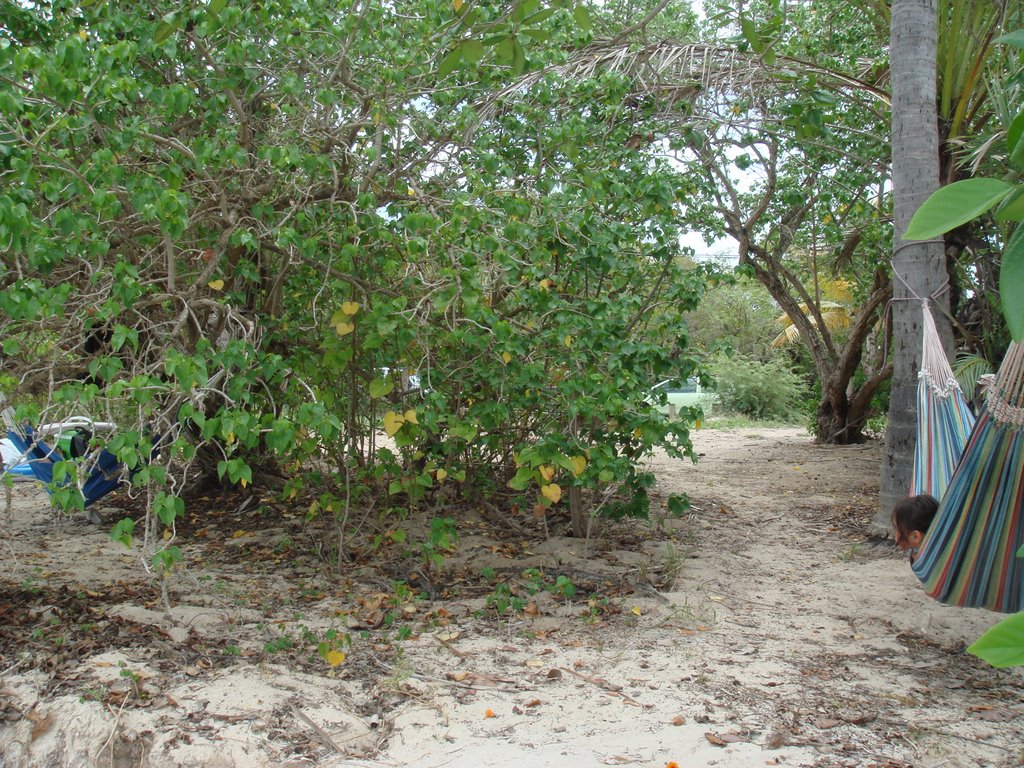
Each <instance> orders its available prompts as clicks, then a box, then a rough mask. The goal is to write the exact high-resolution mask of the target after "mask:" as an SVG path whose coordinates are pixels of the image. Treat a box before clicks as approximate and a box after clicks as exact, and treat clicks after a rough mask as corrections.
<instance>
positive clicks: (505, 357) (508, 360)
mask: <svg viewBox="0 0 1024 768" xmlns="http://www.w3.org/2000/svg"><path fill="white" fill-rule="evenodd" d="M501 362H503V363H504V364H505V365H508V364H509V363H511V362H512V355H510V354H509V353H508V352H502V353H501Z"/></svg>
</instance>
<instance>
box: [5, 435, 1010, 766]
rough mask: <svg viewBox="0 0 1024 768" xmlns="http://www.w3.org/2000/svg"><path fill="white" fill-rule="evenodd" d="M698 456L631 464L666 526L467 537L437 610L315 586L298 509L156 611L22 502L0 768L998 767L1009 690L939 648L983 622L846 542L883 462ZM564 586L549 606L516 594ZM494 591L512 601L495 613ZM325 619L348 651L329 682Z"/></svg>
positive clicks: (791, 451)
mask: <svg viewBox="0 0 1024 768" xmlns="http://www.w3.org/2000/svg"><path fill="white" fill-rule="evenodd" d="M695 447H696V448H697V450H698V451H699V452H700V453H703V454H704V456H703V458H702V460H701V463H700V464H698V465H696V466H693V465H690V464H689V463H683V462H677V461H674V460H669V459H667V458H664V457H661V458H657V459H655V460H654V461H653V462H652V467H653V469H654V471H655V472H656V474H657V476H658V478H659V487H658V492H659V493H660V494H661V497H662V498H664V497H666V496H667V495H668V494H669V493H675V492H680V491H682V492H686V493H688V494H689V495H690V496H692V497H693V500H694V506H693V509H692V512H691V513H690V514H689V515H688V516H687V517H686V518H685V519H683V520H680V521H668V522H665V523H664V524H662V525H660V526H654V527H645V526H643V525H641V524H638V523H623V524H616V525H611V526H604V527H603V528H602V530H601V531H600V533H599V536H598V537H597V538H595V540H594V541H593V542H591V543H590V545H589V546H586V545H584V543H582V542H578V541H575V540H572V539H567V538H561V537H558V536H552V537H551V538H549V539H547V540H542V539H540V538H534V539H531V540H527V541H516V540H515V537H510V536H509V535H508V531H507V530H506V531H503V532H499V533H500V534H501V535H499V536H497V537H495V531H494V530H493V529H492V528H491V527H490V526H487V525H484V524H483V522H482V521H467V522H466V523H465V524H464V525H463V527H462V530H461V532H460V534H461V535H460V543H459V548H458V551H457V553H456V554H455V555H453V556H452V557H451V558H449V562H448V565H447V568H446V574H447V575H446V576H445V578H444V579H435V582H434V583H432V584H429V585H422V584H421V585H420V586H421V587H428V588H429V589H428V590H427V591H428V592H429V593H430V594H431V595H432V596H433V598H434V599H433V600H420V601H412V600H403V599H402V596H401V594H398V593H396V591H395V589H394V587H393V585H392V582H391V579H392V578H393V577H394V576H395V575H397V574H396V573H394V572H387V573H385V572H381V571H375V570H371V569H365V568H364V569H362V570H360V571H358V572H356V571H353V572H352V573H351V574H348V575H346V576H345V577H343V578H340V579H337V580H334V581H332V582H325V581H324V579H323V578H322V577H320V576H319V575H318V567H317V566H318V564H317V561H316V559H315V558H313V557H310V556H308V553H307V554H303V550H302V549H301V544H302V542H303V541H304V539H303V534H302V521H301V516H300V517H298V518H291V517H288V516H287V515H286V514H283V513H282V514H281V515H280V517H279V518H277V519H275V523H274V525H273V526H271V527H270V528H268V527H267V526H266V521H265V519H264V518H259V519H257V518H252V519H250V520H249V525H248V527H247V525H246V521H245V517H244V516H245V515H246V514H248V513H247V512H243V513H239V514H238V515H232V514H229V512H231V510H227V509H225V510H224V514H223V518H220V516H219V515H218V513H217V512H212V513H211V518H210V519H209V520H208V521H207V520H204V521H201V523H202V524H206V523H208V525H205V527H199V526H200V523H196V525H193V526H191V527H190V528H189V529H188V531H189V534H188V536H189V537H190V538H189V540H188V541H183V542H182V547H183V549H185V551H186V553H187V554H188V556H189V558H190V566H189V569H188V570H187V571H186V572H185V573H183V574H180V575H178V576H176V577H175V581H174V586H173V597H174V611H173V614H174V615H173V620H172V619H168V618H167V617H166V616H164V615H163V613H162V612H161V610H160V605H159V602H158V600H157V599H156V593H155V591H154V590H153V589H152V586H151V585H150V584H149V583H148V582H147V581H146V580H145V579H143V578H141V577H140V576H141V571H140V568H139V566H138V563H137V561H136V559H135V558H134V556H133V555H132V554H130V553H123V552H122V551H120V550H118V549H117V545H114V544H111V543H110V542H109V541H108V540H107V539H106V536H105V532H104V531H102V530H100V529H97V528H95V527H93V526H89V525H88V524H85V523H84V522H82V521H80V520H77V519H75V520H70V521H64V522H60V523H56V524H55V523H53V522H52V520H51V519H50V517H49V513H48V511H47V508H46V503H45V497H43V496H41V494H40V493H39V492H38V491H35V490H33V489H31V488H30V487H29V486H27V485H23V484H19V486H18V487H17V488H16V489H15V493H16V496H17V498H16V504H15V506H14V513H13V518H12V519H11V520H10V521H9V522H6V521H5V522H4V536H3V539H2V540H0V547H3V549H4V551H5V553H6V555H5V559H4V576H5V581H4V582H3V583H2V584H0V590H2V596H0V610H2V611H4V612H5V615H4V623H3V630H2V631H0V654H2V659H0V672H2V676H0V765H2V766H4V768H20V767H21V766H56V765H76V766H78V765H81V766H86V765H104V766H107V765H116V766H120V765H139V764H143V765H151V766H187V765H204V766H206V765H223V766H231V765H235V766H253V765H275V766H277V765H295V766H298V765H324V766H333V765H361V766H390V765H408V766H420V767H421V768H428V767H429V768H433V767H434V766H437V767H438V768H440V766H467V767H468V766H471V765H472V766H480V765H486V766H513V765H516V766H522V765H529V766H552V767H554V766H559V768H563V767H564V766H565V765H567V764H575V765H583V766H590V765H620V764H630V765H640V766H653V767H656V768H664V766H666V765H667V764H669V763H671V762H675V763H677V764H678V765H679V766H691V767H693V766H710V765H715V766H717V767H718V768H749V766H756V765H788V766H807V767H810V766H851V767H852V766H878V767H879V768H900V767H906V766H915V768H937V767H938V766H944V768H966V767H967V766H1012V765H1020V764H1022V758H1024V755H1022V754H1021V751H1022V749H1024V747H1022V745H1024V699H1022V696H1024V685H1022V682H1024V676H1022V675H1021V673H1020V672H1019V671H996V670H992V669H990V668H988V667H987V666H986V665H984V664H983V663H982V662H980V661H978V660H977V659H974V658H973V657H971V656H969V655H967V654H965V653H964V652H963V647H964V646H965V644H966V643H968V642H970V641H972V640H973V639H974V638H975V637H977V635H978V634H980V633H981V631H983V630H984V628H985V627H987V626H988V625H990V624H992V623H993V622H994V621H996V620H997V619H998V617H997V616H994V615H992V614H988V613H985V612H981V611H970V610H959V609H953V608H948V607H946V606H941V605H938V604H936V603H934V602H932V601H931V600H929V599H928V598H927V597H926V596H924V594H923V593H922V591H921V590H920V588H919V587H918V586H917V584H916V582H915V580H914V577H913V575H912V574H911V572H910V570H909V568H908V566H907V564H906V562H905V561H904V560H903V559H902V558H900V557H899V556H898V554H897V553H896V551H895V550H894V549H893V548H892V547H891V546H890V545H888V544H879V543H877V542H872V541H870V540H868V539H867V538H866V537H865V535H864V531H865V526H866V524H867V522H868V521H869V520H870V517H871V513H872V509H873V506H874V503H875V494H876V493H877V475H878V461H879V455H878V453H879V449H878V446H875V445H868V446H851V447H841V448H834V447H820V446H814V445H812V444H811V442H810V439H809V437H808V436H807V435H806V434H804V433H802V432H800V431H798V430H759V431H754V430H739V431H731V432H727V431H717V430H716V431H709V430H705V431H701V432H697V433H695ZM264 514H265V510H264ZM218 520H220V522H219V523H218ZM218 525H219V526H220V527H217V526H218ZM529 525H530V521H528V520H524V521H523V522H522V524H521V525H519V528H520V529H523V527H525V526H529ZM203 530H206V533H205V534H202V535H200V534H201V532H202V531H203ZM232 530H233V531H234V532H232ZM530 530H532V531H536V530H537V529H536V526H533V527H532V528H530ZM552 530H553V531H554V532H555V533H557V532H558V531H559V527H558V525H556V524H555V521H552ZM236 534H237V535H236ZM225 542H226V543H225ZM285 544H287V546H284V545H285ZM275 561H276V562H275ZM528 567H533V568H536V569H537V573H539V574H540V576H536V575H534V576H530V577H527V578H524V577H522V576H521V573H522V571H523V569H525V568H528ZM482 571H483V572H485V573H486V574H491V573H492V572H493V574H495V575H493V576H488V577H482V576H480V573H481V572H482ZM558 575H563V576H566V577H567V578H568V579H570V580H571V581H572V582H573V584H574V585H575V587H576V588H577V590H578V593H577V595H576V596H575V597H574V598H573V599H571V600H567V599H565V597H564V595H562V594H559V593H558V592H557V591H555V590H554V589H553V588H552V589H551V590H550V591H549V590H544V589H542V590H540V591H539V592H536V594H532V595H531V594H530V591H531V584H533V585H534V586H536V585H537V584H539V583H540V582H539V581H538V579H541V578H542V579H543V580H545V581H544V583H546V584H548V585H549V586H552V587H553V584H554V581H555V578H556V577H557V576H558ZM502 583H505V584H507V585H508V586H509V588H510V590H512V591H513V593H514V594H516V595H517V596H519V597H521V599H522V600H523V610H521V611H519V612H517V613H516V614H514V615H511V616H508V615H506V616H504V617H501V618H499V617H497V616H496V613H495V611H494V608H493V607H492V606H493V600H494V596H495V595H496V594H498V593H499V592H500V587H499V585H500V584H502ZM489 598H490V601H491V603H490V604H489V602H488V600H489ZM388 614H391V619H390V621H391V622H392V623H391V624H390V625H389V626H386V623H387V621H388V619H387V615H388ZM83 627H85V629H83ZM403 627H404V628H406V629H404V630H403ZM332 629H333V630H335V631H337V632H339V633H341V634H346V633H347V634H348V635H350V637H351V640H352V644H351V647H347V646H346V647H345V649H344V650H345V651H346V652H347V658H346V659H345V661H344V662H343V663H341V664H339V665H338V666H336V667H333V668H332V667H330V666H328V664H327V663H326V662H325V660H324V659H323V658H322V657H321V656H320V655H318V654H317V653H316V644H317V642H324V641H325V640H326V639H327V638H328V637H330V635H329V632H330V631H331V630H332ZM405 634H408V637H406V636H404V635H405ZM60 638H63V640H60V642H58V640H59V639H60ZM286 640H287V642H286ZM26 651H27V652H28V653H25V652H26ZM335 660H336V659H335Z"/></svg>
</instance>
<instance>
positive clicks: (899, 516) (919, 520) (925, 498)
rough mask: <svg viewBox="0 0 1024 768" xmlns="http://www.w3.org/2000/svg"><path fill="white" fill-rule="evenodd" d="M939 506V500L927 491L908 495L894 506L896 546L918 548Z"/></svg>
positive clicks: (893, 521) (893, 517)
mask: <svg viewBox="0 0 1024 768" xmlns="http://www.w3.org/2000/svg"><path fill="white" fill-rule="evenodd" d="M938 508H939V502H938V501H937V500H936V499H935V497H934V496H929V495H928V494H927V493H922V494H921V495H920V496H908V497H907V498H905V499H903V500H902V501H900V502H899V503H898V504H897V505H896V506H895V507H893V509H892V527H893V531H894V532H895V534H896V546H897V547H899V548H900V549H917V548H918V547H919V546H921V542H922V541H923V540H924V534H925V532H927V530H928V526H930V525H931V524H932V520H933V519H934V517H935V512H936V510H938Z"/></svg>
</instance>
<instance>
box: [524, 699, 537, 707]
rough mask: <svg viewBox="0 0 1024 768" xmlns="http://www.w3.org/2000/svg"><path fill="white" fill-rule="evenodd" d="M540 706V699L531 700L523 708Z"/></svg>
mask: <svg viewBox="0 0 1024 768" xmlns="http://www.w3.org/2000/svg"><path fill="white" fill-rule="evenodd" d="M540 705H541V701H540V699H530V700H529V701H528V702H526V704H524V705H523V706H525V707H539V706H540Z"/></svg>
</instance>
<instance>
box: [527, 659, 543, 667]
mask: <svg viewBox="0 0 1024 768" xmlns="http://www.w3.org/2000/svg"><path fill="white" fill-rule="evenodd" d="M526 666H528V667H543V666H544V662H543V661H542V660H541V659H527V660H526Z"/></svg>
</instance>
